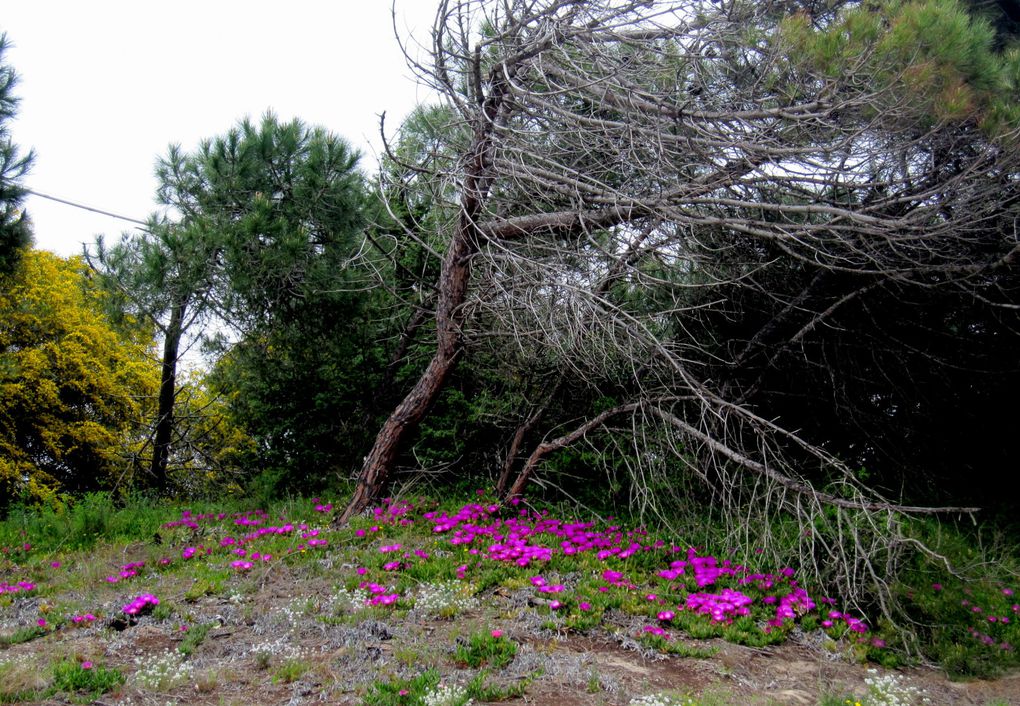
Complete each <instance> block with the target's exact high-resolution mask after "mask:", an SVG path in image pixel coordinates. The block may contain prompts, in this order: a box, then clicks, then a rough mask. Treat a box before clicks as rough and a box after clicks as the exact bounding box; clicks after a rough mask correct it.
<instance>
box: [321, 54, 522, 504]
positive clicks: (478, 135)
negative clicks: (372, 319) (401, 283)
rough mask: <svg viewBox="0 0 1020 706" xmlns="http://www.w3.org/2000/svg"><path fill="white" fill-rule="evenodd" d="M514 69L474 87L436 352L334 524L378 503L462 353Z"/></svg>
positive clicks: (477, 63)
mask: <svg viewBox="0 0 1020 706" xmlns="http://www.w3.org/2000/svg"><path fill="white" fill-rule="evenodd" d="M481 61H482V59H481V57H480V56H476V57H474V67H475V69H476V70H477V71H479V72H480V71H481ZM518 68H519V67H517V66H512V65H510V66H508V65H505V64H503V65H499V66H497V67H495V68H493V69H492V70H491V73H490V75H489V79H490V80H489V82H488V85H489V94H488V96H486V97H484V99H483V98H482V93H481V87H480V84H479V88H478V93H477V95H478V97H479V111H478V113H477V115H476V117H475V132H474V136H473V138H472V145H471V150H470V152H469V153H468V154H467V159H466V160H465V162H464V165H465V169H464V180H463V182H462V184H461V197H460V216H459V218H458V219H457V226H456V228H455V230H454V233H453V236H452V237H451V239H450V246H449V249H448V250H447V251H446V256H445V257H444V258H443V266H442V269H441V271H440V274H439V286H438V288H437V292H438V295H437V299H436V352H435V355H433V356H432V360H431V361H430V362H429V365H428V367H427V368H426V369H425V372H424V373H423V374H422V376H421V378H420V379H419V380H418V382H417V383H415V385H414V387H413V388H411V391H410V392H408V393H407V396H406V397H404V399H403V401H401V403H400V404H399V405H397V408H396V409H395V410H393V413H392V414H390V416H389V419H387V420H386V422H385V423H384V424H383V426H382V429H380V430H379V434H378V435H377V436H376V437H375V443H374V444H373V445H372V450H371V451H369V452H368V456H366V457H365V463H364V464H363V465H362V467H361V473H360V474H359V476H358V484H357V486H356V487H355V489H354V495H353V497H352V498H351V501H350V503H348V505H347V507H346V508H345V509H344V511H343V513H341V515H340V516H339V517H338V518H337V520H336V522H337V524H343V523H345V522H347V521H348V520H349V519H350V518H351V517H352V516H353V515H356V514H357V513H359V512H361V511H362V510H364V509H365V508H366V507H368V506H369V504H370V503H372V502H374V501H376V500H378V499H379V498H380V496H381V494H382V490H383V488H385V486H386V483H387V481H388V480H389V475H390V471H391V470H393V466H394V465H395V463H396V461H397V457H398V455H399V454H400V451H401V449H402V447H403V443H404V441H405V440H406V439H407V437H408V436H409V435H410V434H411V433H412V432H414V431H415V430H416V429H417V428H418V423H419V422H421V420H422V418H423V417H424V416H425V414H426V413H427V412H428V411H429V408H430V407H431V406H432V404H433V403H434V402H435V401H436V398H437V397H439V393H440V392H441V391H442V389H443V385H444V384H445V383H446V379H447V377H448V376H449V374H450V371H451V370H452V369H453V365H454V363H455V362H456V360H457V357H458V356H459V355H460V352H461V350H462V348H463V336H462V332H461V325H462V324H463V323H464V301H465V300H466V298H467V291H468V283H469V281H470V279H471V258H472V257H473V256H474V255H475V254H476V253H477V252H478V249H479V243H480V241H481V239H482V233H481V231H480V230H479V227H478V217H479V216H480V215H481V213H482V210H483V207H484V205H485V201H486V199H487V197H488V195H489V189H490V188H491V186H492V182H493V173H492V158H493V141H494V132H495V128H496V124H497V122H498V118H499V116H500V113H501V111H502V109H503V107H504V100H505V98H506V96H507V94H508V93H509V90H510V82H511V81H512V80H513V78H514V76H515V75H516V72H517V70H518Z"/></svg>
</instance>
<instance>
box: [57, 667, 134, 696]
mask: <svg viewBox="0 0 1020 706" xmlns="http://www.w3.org/2000/svg"><path fill="white" fill-rule="evenodd" d="M86 666H87V667H88V668H86ZM124 681H125V679H124V675H123V674H121V673H120V672H119V671H118V670H116V669H107V668H106V667H104V666H102V665H98V664H89V663H82V662H77V661H64V662H60V663H58V664H57V665H56V666H55V667H54V668H53V687H52V688H53V689H54V690H55V691H63V692H68V693H74V694H80V695H82V696H85V697H88V698H89V699H90V700H92V699H95V698H97V697H99V696H101V695H102V694H105V693H107V692H108V691H113V690H114V689H116V688H117V687H119V686H120V685H121V684H123V683H124Z"/></svg>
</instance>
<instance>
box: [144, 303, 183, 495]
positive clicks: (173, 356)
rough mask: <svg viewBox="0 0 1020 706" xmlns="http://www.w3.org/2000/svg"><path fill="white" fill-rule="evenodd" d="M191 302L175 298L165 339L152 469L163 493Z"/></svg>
mask: <svg viewBox="0 0 1020 706" xmlns="http://www.w3.org/2000/svg"><path fill="white" fill-rule="evenodd" d="M187 306H188V305H187V302H186V301H180V302H175V303H174V305H173V308H172V309H171V311H170V323H169V324H168V325H167V328H166V334H165V337H164V339H163V364H162V371H161V373H160V381H159V404H158V408H157V411H156V429H155V433H154V435H153V441H152V463H151V465H150V466H149V473H150V474H151V475H152V479H153V483H154V484H155V485H156V490H157V491H158V492H159V494H160V495H162V494H163V493H165V492H166V485H167V483H166V468H167V464H168V463H169V460H170V443H171V441H172V438H173V431H174V400H175V399H176V396H177V359H178V356H179V351H180V345H181V335H182V330H183V323H184V314H185V311H186V310H187Z"/></svg>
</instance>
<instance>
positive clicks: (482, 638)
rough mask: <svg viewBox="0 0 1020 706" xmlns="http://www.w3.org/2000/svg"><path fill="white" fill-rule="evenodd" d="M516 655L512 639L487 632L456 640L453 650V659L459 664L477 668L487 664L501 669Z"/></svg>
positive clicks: (515, 647)
mask: <svg viewBox="0 0 1020 706" xmlns="http://www.w3.org/2000/svg"><path fill="white" fill-rule="evenodd" d="M516 655H517V643H516V642H514V641H513V640H511V639H509V638H507V637H503V636H502V635H499V636H496V635H493V634H491V633H487V632H476V633H472V634H471V635H470V636H468V638H467V639H466V640H463V639H462V640H461V641H458V643H457V645H456V647H455V648H454V651H453V658H454V661H455V662H457V664H459V665H463V666H467V667H471V668H472V669H478V668H479V667H483V666H487V667H493V668H495V669H502V668H503V667H506V666H507V665H508V664H510V662H512V661H513V659H514V657H515V656H516Z"/></svg>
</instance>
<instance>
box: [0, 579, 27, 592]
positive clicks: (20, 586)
mask: <svg viewBox="0 0 1020 706" xmlns="http://www.w3.org/2000/svg"><path fill="white" fill-rule="evenodd" d="M34 590H35V584H34V583H29V582H28V581H18V582H17V583H15V584H10V583H5V582H0V595H3V594H4V593H21V592H23V591H24V592H28V591H34Z"/></svg>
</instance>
